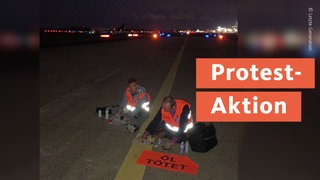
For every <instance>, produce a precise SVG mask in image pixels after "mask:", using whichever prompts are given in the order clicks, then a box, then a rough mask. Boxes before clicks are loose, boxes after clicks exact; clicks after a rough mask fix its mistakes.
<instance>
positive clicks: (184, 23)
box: [40, 0, 237, 29]
mask: <svg viewBox="0 0 320 180" xmlns="http://www.w3.org/2000/svg"><path fill="white" fill-rule="evenodd" d="M40 13H41V14H40V26H41V27H48V28H57V27H70V26H89V27H106V28H109V27H118V26H120V25H121V24H123V23H124V24H125V27H126V28H144V29H216V28H217V26H219V25H221V26H228V27H230V26H232V25H236V23H237V3H236V0H219V1H217V0H200V1H199V0H172V1H170V0H136V1H134V0H87V1H84V0H78V1H76V0H42V1H40Z"/></svg>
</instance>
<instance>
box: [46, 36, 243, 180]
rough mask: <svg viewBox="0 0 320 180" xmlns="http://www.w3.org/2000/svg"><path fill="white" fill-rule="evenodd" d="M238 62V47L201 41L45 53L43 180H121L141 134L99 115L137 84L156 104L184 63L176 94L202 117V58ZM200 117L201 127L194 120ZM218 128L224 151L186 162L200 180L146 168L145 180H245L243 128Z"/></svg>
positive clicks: (192, 154)
mask: <svg viewBox="0 0 320 180" xmlns="http://www.w3.org/2000/svg"><path fill="white" fill-rule="evenodd" d="M184 44H185V46H184ZM179 53H180V55H179ZM178 56H179V57H178ZM236 56H237V41H236V40H234V39H227V38H225V39H223V40H218V39H204V38H201V37H190V38H187V37H184V38H178V37H172V38H162V39H156V40H155V39H134V40H126V41H112V42H106V43H92V44H79V45H72V46H61V47H51V48H44V49H41V51H40V179H114V178H115V177H116V175H117V173H118V172H119V169H120V168H121V166H122V163H123V162H124V160H125V157H126V156H127V153H128V150H129V149H130V147H131V146H132V140H133V139H134V138H135V137H136V134H133V133H131V132H129V131H127V130H126V128H125V127H124V126H121V125H117V124H116V123H113V124H109V123H108V122H107V121H104V120H103V119H102V118H98V115H97V114H96V112H95V108H96V107H98V106H106V105H116V104H119V103H120V100H121V97H122V95H123V91H124V89H125V87H126V82H127V79H128V78H130V77H135V78H137V79H138V80H139V82H140V84H141V85H143V86H144V87H145V88H146V89H147V90H148V91H149V93H150V95H151V98H152V103H154V100H155V99H156V97H157V96H158V95H159V91H160V88H161V87H165V86H167V84H164V81H165V79H166V76H167V74H168V73H169V71H170V68H171V67H172V65H173V63H174V62H175V61H176V60H177V58H180V61H181V62H180V64H179V66H178V69H177V71H176V75H175V77H171V78H172V79H173V85H172V87H171V91H170V93H169V94H170V95H172V96H173V97H176V98H182V99H185V100H187V101H189V102H190V103H191V105H192V110H193V112H195V109H196V107H195V91H196V88H195V61H196V58H200V57H201V58H205V57H208V58H209V57H236ZM169 89H170V87H169ZM169 94H167V95H169ZM156 110H158V109H157V108H156V107H154V108H152V111H156ZM193 117H194V119H196V117H195V113H193ZM215 126H216V130H217V136H218V141H219V144H218V145H217V146H216V147H215V148H214V149H211V150H210V151H209V152H207V153H196V152H192V151H189V153H188V154H186V155H185V156H187V157H189V158H190V159H191V160H192V161H194V162H195V163H196V164H198V173H197V174H196V175H193V174H186V173H182V172H175V171H169V170H163V169H159V168H152V167H146V169H145V171H143V179H215V180H219V179H224V180H225V179H227V180H235V179H238V141H239V138H240V137H241V134H242V133H241V125H240V123H215ZM162 143H165V140H163V141H162ZM153 151H156V152H164V153H170V154H176V155H179V147H178V146H175V147H174V148H173V149H171V150H170V151H164V150H162V149H161V148H160V147H158V148H153ZM138 166H141V165H138ZM132 168H134V166H133V167H132ZM128 177H130V179H140V178H138V177H134V176H130V175H129V176H128Z"/></svg>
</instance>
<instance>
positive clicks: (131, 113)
mask: <svg viewBox="0 0 320 180" xmlns="http://www.w3.org/2000/svg"><path fill="white" fill-rule="evenodd" d="M149 110H150V95H149V93H148V92H147V91H146V89H145V88H144V87H143V86H141V85H140V84H139V83H138V81H137V79H135V78H130V79H129V80H128V87H127V88H126V90H125V92H124V95H123V98H122V101H121V103H120V108H119V111H118V113H117V115H116V116H117V117H120V119H121V120H122V119H124V116H126V117H129V118H130V120H131V121H130V122H127V123H128V124H127V129H128V130H129V131H131V132H136V131H137V129H138V128H139V127H140V126H141V125H142V123H143V122H144V121H145V120H146V119H147V117H148V115H149Z"/></svg>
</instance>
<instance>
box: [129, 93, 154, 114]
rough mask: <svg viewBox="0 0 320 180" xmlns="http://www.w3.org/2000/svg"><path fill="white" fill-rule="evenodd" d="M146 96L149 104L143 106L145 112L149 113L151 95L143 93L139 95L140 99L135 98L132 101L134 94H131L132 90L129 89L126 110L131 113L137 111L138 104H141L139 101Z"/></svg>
mask: <svg viewBox="0 0 320 180" xmlns="http://www.w3.org/2000/svg"><path fill="white" fill-rule="evenodd" d="M144 95H146V96H147V99H148V102H145V103H143V104H142V108H143V109H144V110H146V111H147V112H148V111H149V109H150V108H149V104H150V95H149V94H148V93H147V92H142V93H140V94H139V96H138V97H135V98H134V99H132V94H131V93H130V88H129V87H128V88H127V89H126V99H127V106H126V108H127V109H128V110H130V111H134V110H135V109H136V106H137V103H138V102H139V100H140V99H141V98H143V96H144Z"/></svg>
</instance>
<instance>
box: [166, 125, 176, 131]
mask: <svg viewBox="0 0 320 180" xmlns="http://www.w3.org/2000/svg"><path fill="white" fill-rule="evenodd" d="M166 126H167V128H168V129H170V130H171V131H174V132H178V131H179V128H177V127H173V126H171V125H170V124H167V123H166Z"/></svg>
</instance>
